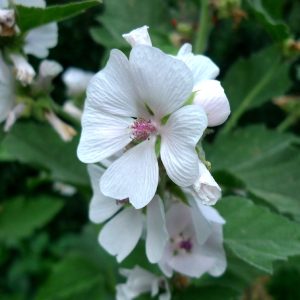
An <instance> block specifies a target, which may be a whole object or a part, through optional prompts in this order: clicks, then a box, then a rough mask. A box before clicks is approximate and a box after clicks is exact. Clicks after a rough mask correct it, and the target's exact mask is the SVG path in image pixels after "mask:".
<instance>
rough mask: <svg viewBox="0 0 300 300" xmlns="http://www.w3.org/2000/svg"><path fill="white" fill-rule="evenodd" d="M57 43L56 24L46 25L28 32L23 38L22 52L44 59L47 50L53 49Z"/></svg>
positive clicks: (47, 52) (47, 53)
mask: <svg viewBox="0 0 300 300" xmlns="http://www.w3.org/2000/svg"><path fill="white" fill-rule="evenodd" d="M57 42H58V29H57V24H56V23H51V24H47V25H44V26H41V27H38V28H35V29H32V30H30V31H29V33H28V34H27V36H26V38H25V46H24V52H25V53H26V54H32V55H34V56H35V57H38V58H45V57H47V56H48V55H49V49H51V48H54V47H55V46H56V45H57Z"/></svg>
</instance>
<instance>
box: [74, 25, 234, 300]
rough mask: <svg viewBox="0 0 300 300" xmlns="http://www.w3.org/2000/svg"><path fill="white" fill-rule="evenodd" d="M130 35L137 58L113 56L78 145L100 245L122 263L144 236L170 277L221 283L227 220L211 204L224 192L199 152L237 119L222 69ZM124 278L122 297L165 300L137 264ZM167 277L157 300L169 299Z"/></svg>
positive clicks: (97, 84)
mask: <svg viewBox="0 0 300 300" xmlns="http://www.w3.org/2000/svg"><path fill="white" fill-rule="evenodd" d="M123 37H124V38H125V39H126V41H128V43H130V45H131V46H132V50H131V52H130V54H129V58H127V57H126V56H125V55H124V54H123V53H122V52H121V51H119V50H116V49H114V50H112V51H111V53H110V57H109V60H108V62H107V64H106V66H105V68H104V69H103V70H101V71H99V72H98V73H97V74H96V75H94V77H93V78H92V79H91V81H90V83H89V85H88V88H87V98H86V101H85V105H84V110H83V116H82V134H81V138H80V143H79V146H78V157H79V159H80V160H81V161H83V162H85V163H88V164H90V165H89V166H88V171H89V174H90V179H91V182H92V187H93V198H92V200H91V204H90V210H89V216H90V219H91V220H92V221H93V222H95V223H103V222H106V223H105V224H104V225H103V227H102V229H101V231H100V234H99V238H98V241H99V243H100V245H101V246H102V247H103V248H104V249H105V250H106V251H107V252H108V253H110V254H111V255H114V256H116V258H117V261H118V262H121V261H122V260H123V259H125V258H126V257H127V256H128V255H129V254H130V253H131V251H133V249H134V248H135V246H136V245H137V243H138V241H139V240H140V239H145V245H146V256H147V259H148V261H149V262H150V263H152V264H153V263H157V264H158V266H159V268H160V269H161V271H162V272H163V273H164V275H165V276H166V277H167V278H172V276H173V275H174V273H175V272H177V273H180V274H181V275H183V276H187V277H195V278H199V277H201V276H202V275H203V274H205V273H208V274H210V275H212V276H220V275H221V274H222V273H223V272H224V271H225V269H226V265H227V264H226V256H225V252H224V249H223V225H224V223H225V220H224V219H223V218H222V217H221V216H220V215H219V214H218V212H217V211H216V210H215V209H214V208H212V207H209V206H207V205H214V204H215V203H216V202H217V201H218V200H219V198H220V197H221V188H220V187H219V185H218V184H217V182H216V181H215V180H214V178H213V177H212V175H211V174H210V172H209V170H208V168H207V166H208V165H209V164H208V162H206V161H205V159H204V158H203V157H204V156H203V153H202V152H203V149H202V147H201V139H202V138H203V133H204V132H205V130H206V128H207V127H208V126H217V125H219V124H221V123H223V122H224V121H225V120H226V119H227V117H228V115H229V113H230V108H229V103H228V100H227V97H226V95H225V94H224V91H223V89H222V88H221V85H220V83H219V82H218V81H216V80H214V78H215V77H216V76H217V75H218V73H219V69H218V67H217V66H216V65H215V64H214V63H213V62H212V61H211V60H210V59H209V58H208V57H206V56H203V55H194V54H193V53H192V51H191V46H190V45H188V44H185V45H183V46H182V48H181V49H180V50H179V52H178V55H177V56H171V55H169V54H167V53H164V52H162V51H161V50H160V49H158V48H155V47H154V46H152V42H151V39H150V36H149V34H148V27H147V26H143V27H141V28H138V29H136V30H133V31H132V32H130V33H128V34H124V35H123ZM212 87H213V89H212ZM216 87H217V88H216ZM200 154H201V155H200ZM96 164H99V165H96ZM178 191H180V192H178ZM124 272H125V273H124V275H125V276H126V277H127V278H128V281H127V283H126V284H122V285H118V286H117V299H134V298H136V297H137V296H138V295H140V294H141V293H144V292H151V294H152V296H154V295H157V294H158V293H157V292H154V291H157V289H158V287H157V286H158V283H157V282H158V279H157V277H156V276H155V275H153V274H151V273H149V272H147V271H144V270H142V269H140V268H138V267H136V268H135V269H133V270H132V271H129V270H126V271H124ZM166 280H167V279H163V281H162V282H163V286H164V289H165V291H166V293H165V294H164V295H163V296H162V295H160V296H159V299H169V298H170V294H169V284H167V283H166V282H167V281H166Z"/></svg>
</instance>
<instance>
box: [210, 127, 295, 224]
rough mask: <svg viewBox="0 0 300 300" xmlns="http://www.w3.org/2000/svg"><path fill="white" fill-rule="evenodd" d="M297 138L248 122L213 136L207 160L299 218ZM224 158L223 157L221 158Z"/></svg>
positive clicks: (216, 168) (253, 191)
mask: <svg viewBox="0 0 300 300" xmlns="http://www.w3.org/2000/svg"><path fill="white" fill-rule="evenodd" d="M296 144H299V139H298V138H296V137H295V136H293V135H291V134H282V133H277V132H274V131H271V130H267V129H266V128H264V127H262V126H251V127H248V128H245V129H240V130H238V131H236V132H234V133H231V134H229V135H226V136H223V135H220V136H218V138H217V139H216V141H215V143H214V145H213V147H209V150H210V151H208V153H209V157H208V158H209V160H210V161H211V162H212V167H213V170H214V171H216V172H217V173H218V172H220V171H226V172H228V173H230V174H231V175H232V176H235V177H237V178H238V179H240V180H241V181H242V182H244V184H245V187H246V190H247V191H249V192H251V193H253V194H255V195H256V196H258V197H260V198H262V199H264V200H265V201H267V202H268V203H269V204H271V205H272V206H273V207H275V208H276V209H277V210H278V211H280V212H282V213H288V214H290V215H292V216H293V217H294V218H295V219H299V220H300V185H299V180H298V179H299V178H300V169H299V167H298V166H299V163H300V151H299V149H298V148H297V147H296ZM224 158H226V159H224Z"/></svg>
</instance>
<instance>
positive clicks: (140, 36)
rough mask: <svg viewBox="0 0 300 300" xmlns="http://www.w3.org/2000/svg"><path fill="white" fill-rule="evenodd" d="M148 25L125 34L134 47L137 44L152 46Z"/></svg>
mask: <svg viewBox="0 0 300 300" xmlns="http://www.w3.org/2000/svg"><path fill="white" fill-rule="evenodd" d="M148 28H149V27H148V26H143V27H140V28H137V29H134V30H132V31H130V32H129V33H126V34H123V35H122V36H123V38H124V39H125V40H126V41H127V42H128V43H129V44H130V45H131V47H134V46H136V45H148V46H152V42H151V39H150V36H149V33H148Z"/></svg>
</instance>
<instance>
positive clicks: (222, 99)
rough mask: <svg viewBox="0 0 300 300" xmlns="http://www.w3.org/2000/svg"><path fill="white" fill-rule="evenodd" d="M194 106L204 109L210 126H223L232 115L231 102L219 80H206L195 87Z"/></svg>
mask: <svg viewBox="0 0 300 300" xmlns="http://www.w3.org/2000/svg"><path fill="white" fill-rule="evenodd" d="M194 91H195V92H196V94H195V98H194V104H197V105H200V106H201V107H203V109H204V110H205V112H206V114H207V119H208V126H210V127H213V126H218V125H221V124H223V123H224V122H225V121H226V120H227V118H228V117H229V115H230V105H229V101H228V99H227V97H226V95H225V93H224V89H223V88H222V86H221V84H220V82H219V81H217V80H204V81H202V82H200V83H199V84H197V85H196V86H195V87H194Z"/></svg>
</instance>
